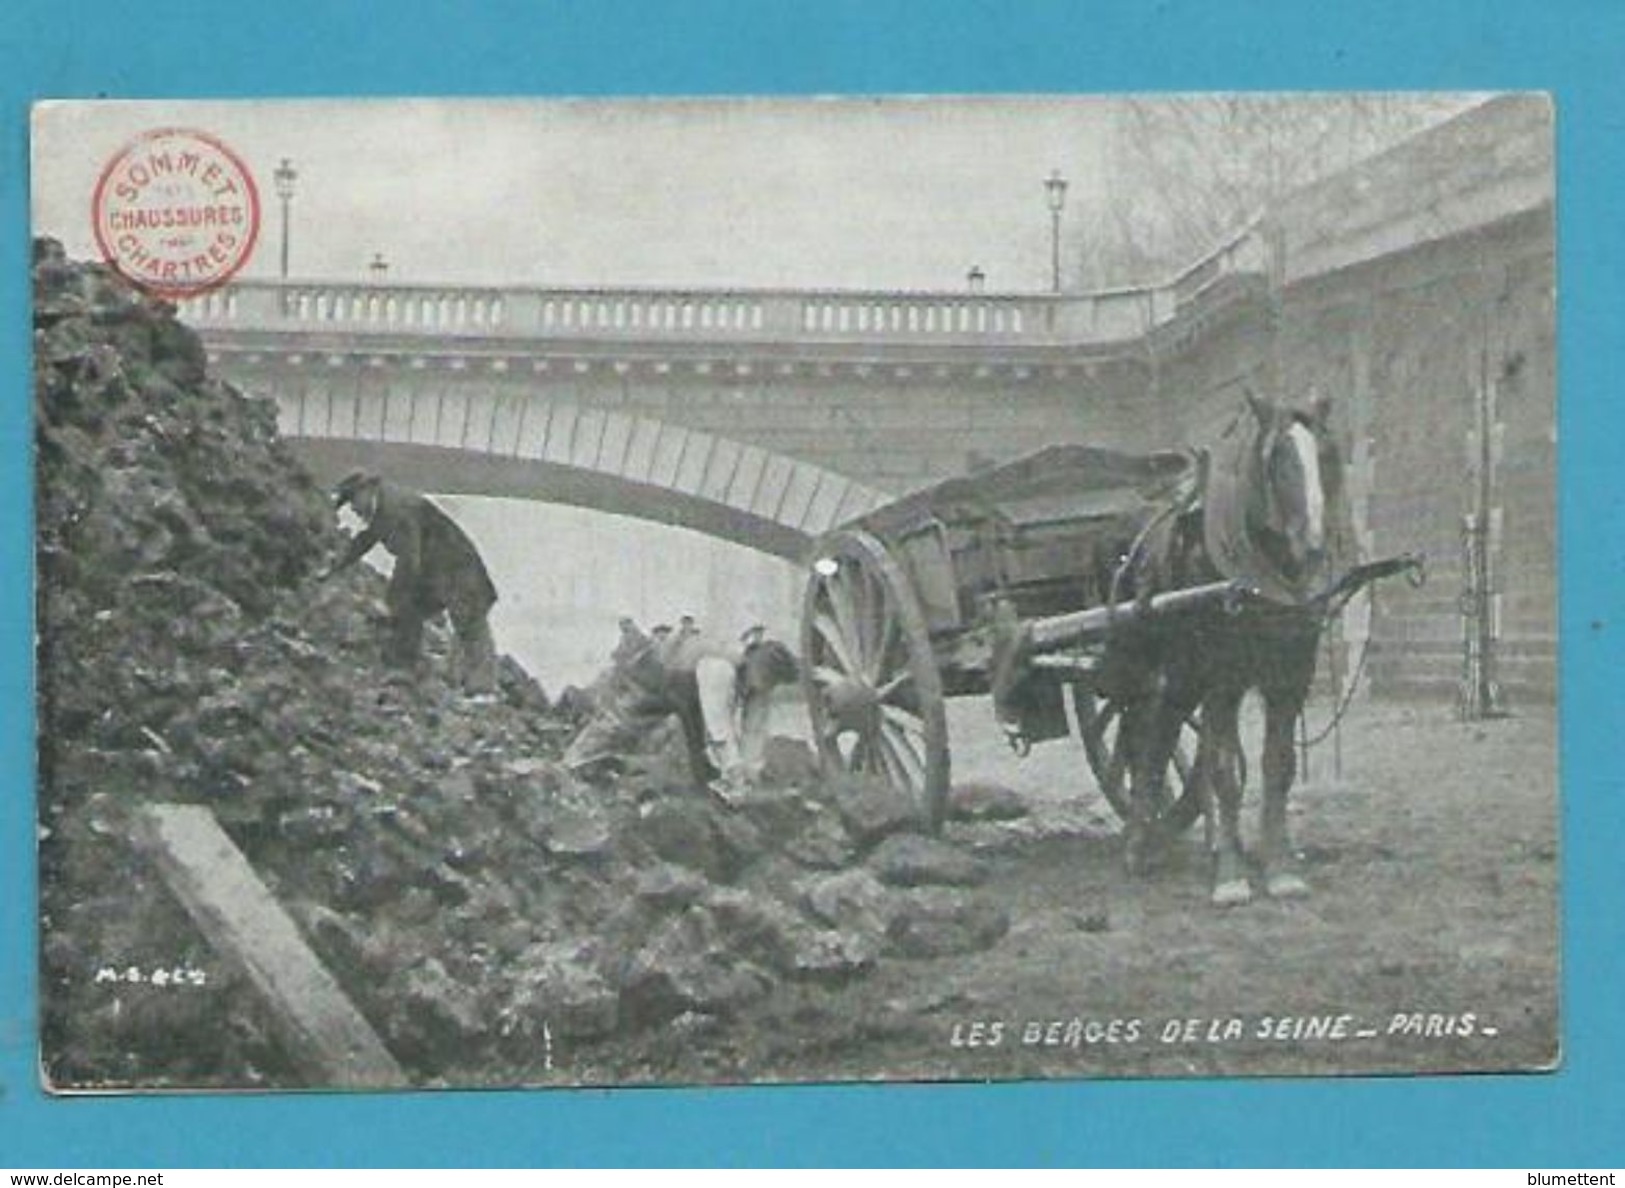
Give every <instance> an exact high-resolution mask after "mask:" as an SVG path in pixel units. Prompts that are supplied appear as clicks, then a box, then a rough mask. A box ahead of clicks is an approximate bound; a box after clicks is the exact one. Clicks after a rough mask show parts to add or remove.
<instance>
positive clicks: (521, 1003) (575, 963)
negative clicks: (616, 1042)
mask: <svg viewBox="0 0 1625 1188" xmlns="http://www.w3.org/2000/svg"><path fill="white" fill-rule="evenodd" d="M593 957H594V953H593V948H592V946H591V944H590V943H589V942H584V941H561V942H552V943H543V944H534V945H531V946H530V947H528V948H526V949H525V950H524V951H523V952H522V953H520V954H519V956H518V958H517V959H516V960H515V962H514V967H515V970H516V973H517V980H518V981H519V984H520V986H521V987H522V989H521V991H520V993H519V995H518V996H516V998H515V999H514V1001H513V1002H512V1003H511V1004H510V1006H509V1007H508V1008H507V1009H506V1011H505V1015H504V1024H505V1030H508V1031H512V1030H514V1029H518V1030H521V1031H523V1032H525V1033H526V1034H534V1033H535V1032H536V1031H537V1030H538V1027H537V1023H538V1022H543V1023H546V1024H547V1026H548V1028H549V1029H550V1030H551V1031H552V1033H553V1034H554V1035H555V1036H558V1037H561V1038H566V1039H583V1040H584V1039H598V1038H600V1037H602V1036H606V1035H609V1034H611V1033H612V1032H613V1031H614V1030H615V1023H616V1019H617V1016H618V1012H619V1004H620V995H619V993H618V992H617V991H616V990H615V988H614V987H613V986H611V985H610V984H609V983H608V982H607V981H606V980H605V979H604V978H603V976H602V975H601V974H600V973H599V972H598V970H597V969H596V967H595V965H594V961H593Z"/></svg>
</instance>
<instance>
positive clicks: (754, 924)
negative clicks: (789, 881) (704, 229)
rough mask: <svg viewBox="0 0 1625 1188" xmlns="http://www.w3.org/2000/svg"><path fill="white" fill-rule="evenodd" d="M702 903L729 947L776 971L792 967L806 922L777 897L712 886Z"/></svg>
mask: <svg viewBox="0 0 1625 1188" xmlns="http://www.w3.org/2000/svg"><path fill="white" fill-rule="evenodd" d="M705 906H706V908H707V909H709V911H710V913H711V918H712V919H713V920H714V921H716V925H717V928H718V929H719V930H720V932H721V934H722V937H723V938H724V939H725V941H726V942H727V944H728V947H729V948H730V949H732V950H734V951H735V952H738V953H741V954H743V955H744V956H746V957H747V958H749V959H750V960H752V961H755V962H758V963H760V964H762V965H765V966H767V967H768V968H769V969H772V970H774V971H776V972H778V973H787V972H789V971H790V970H792V969H793V968H794V967H795V964H796V953H797V949H798V947H799V945H800V942H801V939H802V938H801V933H803V932H804V931H807V930H808V929H807V925H806V923H805V922H804V921H803V920H802V918H801V916H799V915H798V914H797V913H795V912H794V911H792V910H790V909H789V908H788V907H786V906H785V905H784V904H783V903H781V902H780V901H779V900H777V899H772V898H769V897H768V896H765V895H759V894H756V893H753V892H750V891H745V890H742V889H740V888H737V887H718V888H714V889H713V890H712V891H711V893H710V894H709V895H708V896H706V900H705Z"/></svg>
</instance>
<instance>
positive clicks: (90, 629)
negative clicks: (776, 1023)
mask: <svg viewBox="0 0 1625 1188" xmlns="http://www.w3.org/2000/svg"><path fill="white" fill-rule="evenodd" d="M34 289H35V391H36V437H37V452H38V524H37V550H38V574H39V590H40V597H39V611H38V627H39V653H38V655H39V690H40V718H39V733H40V772H41V781H40V830H41V838H42V841H41V849H40V858H41V925H42V942H43V944H42V953H43V968H42V998H43V1006H44V1037H43V1038H44V1054H45V1061H46V1068H47V1073H48V1075H49V1076H50V1077H51V1078H52V1080H53V1081H55V1082H56V1083H59V1084H63V1085H70V1086H88V1085H115V1084H132V1083H133V1084H146V1085H258V1084H271V1085H274V1084H297V1083H302V1080H301V1078H302V1077H303V1076H304V1074H303V1073H302V1072H301V1070H300V1069H297V1068H295V1067H293V1066H292V1065H291V1064H290V1063H289V1061H288V1059H287V1055H286V1053H285V1051H284V1050H283V1048H282V1045H281V1044H280V1043H279V1040H278V1035H277V1021H276V1019H275V1018H274V1017H272V1015H271V1014H270V1013H269V1012H268V1010H267V1008H266V1007H265V1006H264V1004H263V1003H261V1002H260V1001H259V1000H258V998H257V996H256V994H255V992H254V990H253V989H252V987H251V986H250V985H249V984H248V982H247V980H246V979H245V978H243V977H241V975H240V974H239V973H238V972H237V971H236V970H235V969H234V967H233V965H232V962H231V961H230V960H229V958H228V957H227V956H226V955H223V954H221V953H218V952H215V951H213V950H212V949H211V948H210V947H209V945H208V944H207V943H206V942H205V941H204V940H203V939H202V937H201V936H200V935H199V933H198V932H197V930H196V928H195V926H194V925H193V924H192V923H191V921H190V920H189V919H188V918H187V917H186V915H185V914H184V913H183V912H182V911H181V910H180V909H179V907H178V906H177V905H176V904H175V902H174V901H173V900H172V898H171V897H170V896H169V895H168V893H167V892H166V890H165V888H164V887H163V885H162V884H161V882H160V881H159V880H158V879H157V877H156V875H155V874H154V873H153V872H152V870H151V869H150V868H149V867H148V865H147V863H146V862H145V860H144V859H143V858H142V857H141V856H140V855H139V853H138V852H137V851H136V850H135V849H134V848H133V847H132V846H131V844H130V837H129V830H128V827H127V825H128V818H129V813H130V810H131V809H132V808H133V807H135V806H138V805H140V804H142V803H147V802H158V801H163V802H190V803H196V804H203V805H207V806H208V807H209V808H210V809H211V810H212V812H213V813H214V815H215V817H216V819H217V820H218V821H219V822H220V823H221V825H222V826H223V827H224V828H225V830H226V831H227V832H228V834H229V835H230V836H231V837H232V839H233V841H234V842H235V843H236V844H237V846H238V847H239V848H240V849H241V850H242V851H243V853H244V854H245V855H246V856H247V858H248V859H249V861H250V862H251V863H252V864H253V866H254V868H255V870H256V871H257V872H258V873H259V874H260V876H261V877H262V878H263V880H264V881H265V883H266V884H267V885H268V886H269V888H270V889H271V891H272V892H273V893H274V894H275V896H276V897H277V899H278V900H279V902H280V903H281V904H282V905H283V906H284V907H285V908H286V909H287V910H288V911H289V912H290V914H291V915H292V916H293V918H294V919H295V920H296V922H297V923H298V924H299V925H300V927H301V929H302V930H303V932H304V934H305V936H306V938H307V939H308V940H309V942H310V944H311V946H312V947H313V948H314V949H315V950H316V952H317V953H318V954H319V955H320V957H321V958H322V960H323V961H324V962H325V963H326V964H327V965H328V967H329V969H330V970H331V972H332V973H333V974H334V975H335V977H336V978H337V980H338V982H339V984H340V985H341V986H342V987H343V989H344V991H345V992H346V993H347V994H348V995H349V996H350V997H351V998H352V999H353V1001H354V1002H355V1004H356V1005H357V1006H358V1007H359V1008H360V1010H361V1012H362V1013H363V1014H364V1015H365V1016H366V1017H367V1019H368V1020H369V1021H370V1022H371V1024H372V1026H373V1027H374V1029H375V1030H376V1031H377V1032H378V1034H379V1035H380V1037H381V1038H382V1039H383V1041H384V1043H385V1044H386V1045H387V1046H388V1047H389V1048H390V1050H391V1051H392V1053H393V1054H394V1055H395V1057H396V1058H397V1059H398V1061H399V1062H400V1063H401V1064H402V1065H403V1067H405V1068H406V1069H407V1070H408V1071H409V1073H410V1075H412V1076H413V1077H414V1078H415V1079H418V1080H422V1081H426V1082H429V1081H436V1080H441V1081H445V1082H449V1083H458V1084H475V1083H499V1084H512V1083H524V1082H533V1081H544V1080H548V1079H551V1078H552V1077H553V1076H554V1075H556V1074H554V1073H552V1072H551V1070H550V1068H549V1065H550V1063H551V1061H550V1045H552V1044H553V1043H555V1042H561V1041H565V1040H568V1041H569V1042H570V1043H571V1044H572V1045H574V1046H575V1047H576V1049H577V1050H580V1049H581V1046H582V1045H591V1044H594V1043H602V1042H607V1041H609V1040H611V1039H613V1038H620V1039H622V1040H624V1039H625V1037H627V1036H635V1035H636V1034H639V1033H641V1032H646V1031H647V1029H650V1028H663V1027H671V1026H689V1025H691V1024H692V1023H693V1022H694V1021H695V1020H708V1021H726V1020H728V1019H729V1018H732V1017H734V1016H736V1015H737V1014H739V1013H740V1012H742V1011H748V1010H750V1009H751V1007H752V1005H753V1004H755V1003H758V1002H760V1001H761V1000H763V999H764V998H765V997H766V996H767V995H769V994H770V993H771V992H772V991H773V989H774V988H775V987H776V986H779V985H781V984H783V983H786V982H798V983H804V984H809V985H814V986H817V985H829V986H839V985H841V984H844V983H845V982H847V981H849V980H850V979H853V978H856V977H859V976H862V975H863V974H864V973H865V972H866V971H868V970H869V969H871V968H872V967H873V966H874V964H875V962H876V961H878V960H883V959H886V958H888V957H896V958H901V959H919V958H929V957H937V956H944V955H949V954H955V953H964V952H969V951H973V950H977V949H982V948H986V947H987V946H989V945H991V944H993V943H995V942H996V941H997V940H998V939H999V937H1000V936H1002V935H1003V933H1004V931H1005V928H1006V920H1005V918H1004V915H1003V913H1002V912H1001V911H1000V910H999V909H998V908H997V907H996V906H994V905H993V904H991V903H990V902H988V901H987V899H986V897H985V895H984V894H983V893H982V892H980V891H978V889H977V886H978V884H979V883H981V882H982V881H983V879H984V878H985V876H986V871H985V869H984V867H983V866H982V864H981V862H980V861H979V860H977V859H975V858H973V857H971V856H969V855H968V854H966V853H965V852H963V851H962V850H960V849H958V848H956V847H954V846H951V845H948V844H945V843H943V842H940V841H936V840H933V839H929V838H926V837H923V836H920V835H918V834H917V833H915V832H913V826H914V815H913V811H912V807H911V806H910V805H909V804H908V803H907V802H906V801H905V800H902V799H900V798H899V795H898V794H897V793H895V792H894V791H892V790H891V789H890V788H888V787H887V786H886V785H884V784H882V783H878V782H869V781H863V780H853V781H846V782H839V783H833V784H825V783H823V782H821V781H820V780H819V779H818V778H817V776H816V772H815V770H814V767H813V764H812V762H811V760H810V757H809V755H808V753H807V751H806V749H805V747H804V746H803V745H801V744H799V743H791V742H789V741H787V740H775V743H774V745H773V747H772V748H770V755H769V763H768V771H767V773H766V776H765V778H764V780H763V782H762V785H761V786H760V787H759V788H757V789H756V790H754V791H753V792H751V793H750V794H749V795H747V796H744V797H742V798H735V799H731V800H730V801H727V802H724V801H722V800H719V799H718V798H717V797H716V795H715V794H713V793H712V792H710V791H709V790H707V789H706V788H705V787H703V786H700V785H697V784H696V783H695V782H694V781H693V780H692V779H691V778H690V776H689V773H688V771H687V769H686V767H685V760H684V758H683V753H682V749H681V747H680V746H674V747H671V748H667V749H665V750H662V751H657V752H656V753H655V754H652V755H644V756H640V757H636V758H635V760H634V761H631V762H629V763H628V764H626V765H623V766H622V768H621V769H620V770H618V771H617V772H616V773H614V774H606V775H603V776H599V777H596V778H594V779H592V780H585V779H582V778H578V777H577V776H575V775H572V774H571V773H570V772H569V771H568V770H567V769H566V768H565V767H564V766H563V765H562V764H561V763H560V762H559V758H560V756H561V754H562V752H563V749H564V746H565V744H566V743H567V742H568V740H569V735H570V731H571V725H570V723H569V722H568V720H567V719H566V717H565V716H564V715H561V714H559V713H557V712H556V711H554V710H553V709H552V707H550V706H549V704H548V699H547V698H546V696H545V695H544V694H543V692H542V690H541V688H540V686H539V685H538V684H537V683H536V682H535V681H534V680H533V679H532V678H531V677H530V676H529V675H528V674H527V673H525V672H524V670H523V669H522V668H520V667H519V666H518V665H517V664H515V663H514V662H513V661H512V660H507V659H505V660H504V661H503V663H502V666H501V680H500V694H499V697H498V699H497V700H496V702H495V703H494V704H492V703H488V702H478V701H474V700H470V699H468V698H466V697H464V696H463V695H462V694H461V692H460V691H459V690H458V689H457V688H456V687H455V686H454V685H453V684H452V683H451V682H450V681H449V679H448V676H449V674H450V672H451V668H452V665H451V661H450V656H449V652H450V648H451V643H450V640H449V638H448V637H447V636H446V634H445V633H443V632H435V631H431V633H430V639H429V646H428V656H427V658H426V663H425V666H424V667H423V669H422V670H421V671H418V672H415V673H410V674H408V673H400V672H397V671H394V670H391V669H389V668H388V667H386V666H385V665H384V664H383V662H382V653H381V643H382V640H383V637H384V634H385V632H384V624H385V614H386V611H385V607H384V603H383V581H382V579H381V578H380V577H379V576H378V575H377V574H376V573H374V572H372V571H370V570H367V569H366V568H364V567H358V568H357V569H355V570H351V571H348V572H346V573H345V574H343V575H341V576H340V577H338V578H335V579H332V580H329V581H326V582H322V581H318V580H317V578H316V575H317V574H318V573H320V572H322V571H323V570H324V569H325V568H326V567H327V566H328V565H329V564H330V563H331V561H332V560H333V558H334V557H335V556H336V555H337V554H338V553H339V551H340V550H341V549H342V547H343V543H344V538H343V536H342V534H341V533H339V531H338V529H337V526H336V524H335V522H334V517H333V514H332V511H331V507H330V504H329V501H328V499H327V496H326V493H325V492H323V491H322V490H320V489H319V488H318V487H317V486H316V485H315V484H314V483H313V482H312V481H311V479H310V478H309V477H308V476H307V475H306V474H305V472H304V471H303V470H302V469H301V467H300V466H299V464H298V463H297V461H296V460H295V459H294V458H293V456H292V455H291V454H290V453H289V452H288V450H287V449H286V447H285V446H284V445H283V444H282V443H281V442H280V441H279V439H278V437H277V433H276V425H275V410H274V408H273V407H272V406H271V405H270V404H269V403H268V402H265V401H262V400H258V399H255V398H252V397H249V396H247V395H245V394H243V393H241V392H239V391H237V390H235V389H233V388H232V387H230V386H229V385H227V384H224V383H221V382H219V381H217V380H214V379H211V378H210V377H209V376H208V375H207V368H206V366H205V358H204V352H203V350H202V349H201V346H200V344H199V342H198V340H197V338H196V337H195V335H193V334H192V332H191V331H190V330H188V329H187V328H186V327H185V326H184V325H183V324H181V323H180V322H179V321H177V320H176V317H175V311H174V310H173V308H172V307H170V306H168V305H166V304H164V303H163V302H161V301H156V300H154V299H152V298H149V297H147V296H145V295H143V294H141V293H140V292H138V291H135V290H133V289H132V288H130V287H128V286H127V285H125V284H124V283H123V282H122V281H121V280H120V279H119V278H118V277H116V276H115V275H113V274H111V273H110V272H108V271H107V270H105V269H102V268H99V267H94V266H89V265H81V264H75V263H72V262H69V261H67V260H65V259H64V258H63V256H62V253H61V251H60V249H59V248H58V247H57V245H55V244H53V243H51V242H49V241H40V242H39V243H37V244H36V247H35V267H34ZM157 968H163V969H169V968H178V969H183V970H186V971H199V972H200V973H201V974H203V975H204V976H205V977H206V978H207V979H208V985H209V989H208V991H207V992H201V993H192V992H188V991H187V990H186V989H184V988H177V987H176V986H175V985H174V984H173V982H172V980H171V979H168V978H166V979H165V982H166V983H169V984H166V985H165V986H163V987H162V988H161V989H160V987H159V986H158V985H157V984H155V983H154V982H153V980H152V979H151V978H150V977H148V976H145V975H144V974H143V975H142V976H139V977H124V976H117V977H109V976H107V975H108V971H109V970H112V971H115V972H116V973H120V974H122V971H127V970H134V971H136V972H137V973H138V974H140V973H141V971H150V970H153V969H157ZM577 1067H580V1066H579V1065H578V1066H577Z"/></svg>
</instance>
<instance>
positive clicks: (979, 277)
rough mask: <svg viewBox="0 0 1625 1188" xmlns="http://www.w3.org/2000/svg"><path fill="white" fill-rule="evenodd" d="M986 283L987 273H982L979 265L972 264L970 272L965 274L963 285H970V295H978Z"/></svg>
mask: <svg viewBox="0 0 1625 1188" xmlns="http://www.w3.org/2000/svg"><path fill="white" fill-rule="evenodd" d="M986 281H987V273H985V272H983V271H982V266H981V265H980V264H972V265H971V266H970V271H969V272H967V273H966V274H965V283H966V284H968V285H970V291H971V292H972V293H980V292H981V291H982V285H983V284H984V283H985V282H986Z"/></svg>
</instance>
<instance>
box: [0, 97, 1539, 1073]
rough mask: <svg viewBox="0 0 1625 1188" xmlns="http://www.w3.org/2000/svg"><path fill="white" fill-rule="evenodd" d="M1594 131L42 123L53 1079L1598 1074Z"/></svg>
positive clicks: (594, 121) (1422, 113)
mask: <svg viewBox="0 0 1625 1188" xmlns="http://www.w3.org/2000/svg"><path fill="white" fill-rule="evenodd" d="M1554 118H1555V111H1554V107H1553V103H1552V101H1551V99H1550V97H1548V96H1546V95H1543V94H1536V93H1525V92H1511V93H1507V92H1497V93H1454V92H1427V93H1388V92H1373V93H1352V92H1351V93H1339V92H1324V93H1314V94H1309V93H1269V92H1254V93H1190V94H1145V95H1129V94H1125V95H1115V94H1114V95H1081V94H1080V95H1042V96H1039V95H1032V96H1023V95H1006V96H975V97H949V96H929V97H925V96H902V95H899V96H888V97H866V98H860V97H853V96H843V97H835V96H830V97H825V98H810V97H809V98H765V97H764V98H715V99H707V98H670V99H663V98H661V99H657V98H642V99H574V100H569V99H525V98H514V99H502V100H497V99H444V98H442V99H388V100H361V99H332V100H313V99H303V100H292V99H285V100H264V101H261V100H231V101H227V100H221V101H206V100H172V101H156V100H155V101H108V100H73V101H67V100H63V101H52V102H44V103H40V104H37V105H36V106H35V108H34V111H33V120H32V135H31V154H32V160H31V183H30V184H31V187H32V190H31V193H32V218H31V228H32V234H33V240H32V294H33V301H32V316H33V329H32V333H33V358H32V366H33V379H34V453H35V539H34V547H35V573H36V578H35V581H36V607H35V611H36V615H37V623H36V627H37V631H36V641H37V644H36V646H37V689H38V705H37V732H38V764H39V776H38V785H37V812H38V838H39V841H38V860H39V899H38V919H39V936H40V950H39V963H40V964H39V976H38V985H39V998H40V1018H39V1051H40V1069H41V1076H42V1079H43V1082H44V1084H45V1086H46V1088H47V1090H48V1091H50V1092H53V1093H59V1094H64V1095H70V1094H82V1093H106V1092H145V1091H158V1090H165V1091H175V1090H181V1091H205V1090H258V1091H266V1092H270V1091H283V1090H309V1089H355V1090H382V1089H389V1090H408V1089H461V1088H519V1087H525V1088H535V1089H547V1088H554V1087H559V1088H562V1087H569V1086H601V1087H609V1086H650V1085H707V1086H709V1085H732V1084H774V1083H784V1082H852V1081H861V1082H873V1081H896V1082H913V1081H969V1082H985V1081H989V1080H994V1081H1009V1080H1028V1079H1118V1078H1179V1077H1256V1076H1270V1077H1281V1076H1290V1077H1335V1076H1350V1075H1371V1074H1390V1075H1427V1074H1448V1073H1461V1072H1486V1073H1488V1072H1544V1071H1550V1070H1554V1069H1557V1068H1558V1067H1559V1066H1560V1064H1561V1061H1562V1053H1561V1044H1560V1034H1561V1020H1560V1016H1559V997H1560V996H1559V971H1560V957H1561V955H1560V951H1559V949H1560V946H1559V938H1560V930H1559V910H1558V909H1559V893H1560V888H1561V886H1562V874H1561V862H1560V856H1559V845H1558V820H1559V807H1560V797H1559V782H1558V763H1557V753H1558V726H1557V689H1558V671H1557V670H1558V659H1557V658H1558V627H1557V622H1558V615H1557V605H1558V589H1557V561H1558V558H1557V533H1556V523H1555V521H1556V504H1557V496H1556V491H1557V477H1558V468H1557V460H1556V454H1557V399H1556V386H1557V378H1556V377H1557V370H1558V367H1557V358H1556V349H1557V348H1556V344H1557V325H1556V316H1557V315H1556V302H1557V293H1556V233H1557V226H1556V185H1557V183H1556V177H1555V169H1554V146H1553V130H1554Z"/></svg>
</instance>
